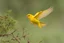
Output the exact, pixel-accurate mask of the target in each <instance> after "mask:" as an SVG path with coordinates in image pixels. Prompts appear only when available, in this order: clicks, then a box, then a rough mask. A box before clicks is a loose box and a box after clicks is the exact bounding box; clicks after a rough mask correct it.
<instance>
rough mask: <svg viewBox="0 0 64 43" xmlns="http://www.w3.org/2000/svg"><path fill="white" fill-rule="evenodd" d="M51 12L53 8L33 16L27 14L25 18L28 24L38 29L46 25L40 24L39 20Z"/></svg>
mask: <svg viewBox="0 0 64 43" xmlns="http://www.w3.org/2000/svg"><path fill="white" fill-rule="evenodd" d="M52 11H53V8H52V7H50V8H48V9H46V10H44V11H40V12H37V13H36V14H35V15H32V14H28V15H27V17H28V18H29V20H30V22H31V23H33V24H36V25H38V26H39V27H40V28H42V27H43V26H45V25H46V24H44V23H42V22H40V19H41V18H44V17H46V16H47V15H49V14H50V13H51V12H52Z"/></svg>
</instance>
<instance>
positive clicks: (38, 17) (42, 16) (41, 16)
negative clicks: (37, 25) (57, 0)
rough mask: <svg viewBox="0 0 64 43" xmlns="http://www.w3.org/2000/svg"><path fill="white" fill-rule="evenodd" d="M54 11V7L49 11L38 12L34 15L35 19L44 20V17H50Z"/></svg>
mask: <svg viewBox="0 0 64 43" xmlns="http://www.w3.org/2000/svg"><path fill="white" fill-rule="evenodd" d="M52 11H53V7H50V8H48V9H46V10H44V11H40V12H37V13H36V14H35V15H34V17H35V18H36V19H39V20H40V19H41V18H44V17H46V16H48V15H49V14H50V13H51V12H52Z"/></svg>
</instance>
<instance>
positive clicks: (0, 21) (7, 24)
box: [0, 12, 16, 34]
mask: <svg viewBox="0 0 64 43" xmlns="http://www.w3.org/2000/svg"><path fill="white" fill-rule="evenodd" d="M8 13H9V12H8ZM15 23H16V21H15V20H14V19H13V18H12V17H10V16H9V15H8V14H7V15H5V16H0V34H6V33H7V32H8V31H9V30H10V31H11V30H12V29H15Z"/></svg>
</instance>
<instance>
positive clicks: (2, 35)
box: [0, 30, 16, 37]
mask: <svg viewBox="0 0 64 43" xmlns="http://www.w3.org/2000/svg"><path fill="white" fill-rule="evenodd" d="M15 31H16V30H15ZM15 31H13V32H12V33H10V34H0V37H4V36H9V35H11V34H13V33H14V32H15Z"/></svg>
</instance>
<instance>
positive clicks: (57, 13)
mask: <svg viewBox="0 0 64 43" xmlns="http://www.w3.org/2000/svg"><path fill="white" fill-rule="evenodd" d="M51 6H53V8H54V11H53V12H52V13H51V14H50V15H49V16H47V17H46V18H44V19H41V21H42V22H45V23H46V24H47V26H45V27H43V28H42V29H40V28H39V27H37V26H34V25H33V24H31V23H30V22H29V20H28V18H27V17H26V15H27V14H28V13H32V14H35V13H36V12H38V11H41V10H45V9H47V8H49V7H51ZM7 10H12V14H10V16H12V17H13V18H14V19H16V20H17V21H18V22H19V24H18V25H17V26H18V28H19V29H18V31H19V33H20V36H21V35H22V31H23V30H22V28H23V27H25V28H26V30H27V32H26V34H27V33H29V36H28V37H29V40H30V43H39V41H42V42H41V43H64V0H0V15H1V14H2V13H4V12H6V11H7ZM26 40H28V39H27V38H26ZM26 40H24V39H22V40H21V43H27V42H26ZM1 43H2V42H1ZM11 43H14V41H12V42H11ZM15 43H17V42H15Z"/></svg>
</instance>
